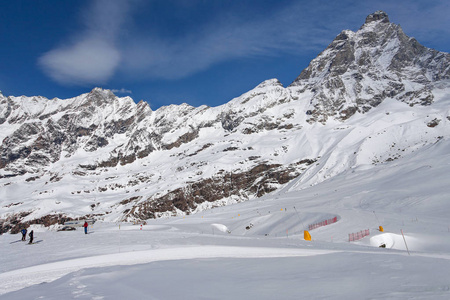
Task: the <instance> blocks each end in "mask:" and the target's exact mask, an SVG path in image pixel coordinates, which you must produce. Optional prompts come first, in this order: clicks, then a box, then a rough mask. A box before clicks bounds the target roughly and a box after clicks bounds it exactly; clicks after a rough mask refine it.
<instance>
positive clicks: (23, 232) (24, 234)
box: [20, 228, 27, 241]
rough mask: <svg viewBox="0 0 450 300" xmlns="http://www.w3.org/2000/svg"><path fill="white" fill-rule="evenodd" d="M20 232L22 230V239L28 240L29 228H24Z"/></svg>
mask: <svg viewBox="0 0 450 300" xmlns="http://www.w3.org/2000/svg"><path fill="white" fill-rule="evenodd" d="M20 232H22V241H26V240H27V230H26V229H25V228H24V229H22V230H21V231H20Z"/></svg>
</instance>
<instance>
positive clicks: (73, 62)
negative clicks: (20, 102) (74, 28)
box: [38, 0, 130, 85]
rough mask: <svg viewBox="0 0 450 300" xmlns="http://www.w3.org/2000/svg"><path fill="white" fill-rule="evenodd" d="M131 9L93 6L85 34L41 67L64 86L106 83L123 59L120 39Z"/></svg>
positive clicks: (101, 0) (99, 2)
mask: <svg viewBox="0 0 450 300" xmlns="http://www.w3.org/2000/svg"><path fill="white" fill-rule="evenodd" d="M129 8H130V6H129V1H107V0H96V1H93V2H91V3H90V6H89V7H88V8H87V9H86V10H85V13H84V14H83V15H82V25H83V28H82V30H81V33H80V34H79V35H76V36H73V37H70V39H69V40H68V41H66V42H65V43H63V44H60V45H59V46H58V47H56V48H55V49H52V50H50V51H48V52H47V53H45V54H44V55H42V56H41V57H40V58H39V61H38V63H39V65H40V66H41V68H42V69H43V70H44V72H45V73H46V74H47V75H48V76H50V77H51V78H52V79H54V80H55V81H57V82H59V83H62V84H71V85H84V84H93V83H94V84H98V83H104V82H106V81H107V80H108V79H109V78H110V77H111V76H113V75H114V73H115V71H116V69H117V67H118V65H119V62H120V59H121V52H120V50H119V48H118V47H117V39H118V37H119V35H120V30H121V26H122V24H123V23H124V22H125V21H126V19H127V18H128V15H129V11H130V9H129Z"/></svg>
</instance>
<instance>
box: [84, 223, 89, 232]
mask: <svg viewBox="0 0 450 300" xmlns="http://www.w3.org/2000/svg"><path fill="white" fill-rule="evenodd" d="M88 226H89V225H88V222H86V221H84V225H83V227H84V233H85V234H87V228H88Z"/></svg>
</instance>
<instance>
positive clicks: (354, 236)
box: [348, 229, 370, 242]
mask: <svg viewBox="0 0 450 300" xmlns="http://www.w3.org/2000/svg"><path fill="white" fill-rule="evenodd" d="M368 235H370V232H369V229H366V230H361V231H360V232H355V233H349V234H348V241H349V242H353V241H357V240H360V239H362V238H363V237H365V236H368Z"/></svg>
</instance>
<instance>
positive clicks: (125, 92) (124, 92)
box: [111, 88, 133, 94]
mask: <svg viewBox="0 0 450 300" xmlns="http://www.w3.org/2000/svg"><path fill="white" fill-rule="evenodd" d="M111 92H113V93H115V94H133V92H132V91H131V90H127V89H124V88H121V89H120V90H118V89H112V90H111Z"/></svg>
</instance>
